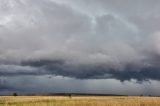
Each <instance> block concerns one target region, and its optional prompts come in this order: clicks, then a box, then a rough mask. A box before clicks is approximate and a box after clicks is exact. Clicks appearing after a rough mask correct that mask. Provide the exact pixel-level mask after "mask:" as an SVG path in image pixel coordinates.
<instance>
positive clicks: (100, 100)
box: [0, 96, 160, 106]
mask: <svg viewBox="0 0 160 106" xmlns="http://www.w3.org/2000/svg"><path fill="white" fill-rule="evenodd" d="M0 106H160V97H134V96H106V97H105V96H72V97H71V98H70V97H68V96H16V97H13V96H0Z"/></svg>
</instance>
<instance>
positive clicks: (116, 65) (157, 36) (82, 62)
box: [0, 0, 160, 81]
mask: <svg viewBox="0 0 160 106" xmlns="http://www.w3.org/2000/svg"><path fill="white" fill-rule="evenodd" d="M159 13H160V3H159V1H157V0H155V1H151V0H141V1H139V0H134V1H131V0H129V1H125V0H120V1H115V0H102V1H98V0H93V1H91V0H88V1H86V0H77V1H75V0H68V1H64V0H34V1H33V0H2V1H1V2H0V76H12V75H14V76H20V75H42V76H43V75H60V76H65V77H72V78H78V79H103V78H113V79H114V78H115V79H118V80H121V81H124V80H131V79H136V80H149V79H153V80H159V79H160V77H159V76H160V71H159V69H160V67H159V65H160V62H159V61H160V59H159V58H158V57H159V56H160V46H159V45H160V43H159V41H160V26H159V22H160V21H159V19H160V15H159Z"/></svg>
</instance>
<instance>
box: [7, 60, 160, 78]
mask: <svg viewBox="0 0 160 106" xmlns="http://www.w3.org/2000/svg"><path fill="white" fill-rule="evenodd" d="M21 65H22V67H32V68H35V69H37V70H39V71H33V72H31V73H22V74H24V75H27V74H28V75H45V74H46V75H58V76H64V77H72V78H78V79H106V78H107V79H108V78H115V79H118V80H121V81H125V80H131V79H135V80H138V81H144V80H160V71H159V69H160V67H159V66H143V67H137V66H133V65H132V64H130V65H127V66H126V67H125V68H124V69H121V70H119V69H114V68H112V67H111V66H107V65H105V64H87V65H86V64H78V65H75V64H68V63H66V62H65V61H63V60H39V61H25V62H22V63H21ZM40 70H44V71H40ZM15 74H19V72H18V73H15ZM6 75H9V73H6ZM11 75H12V74H11Z"/></svg>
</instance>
